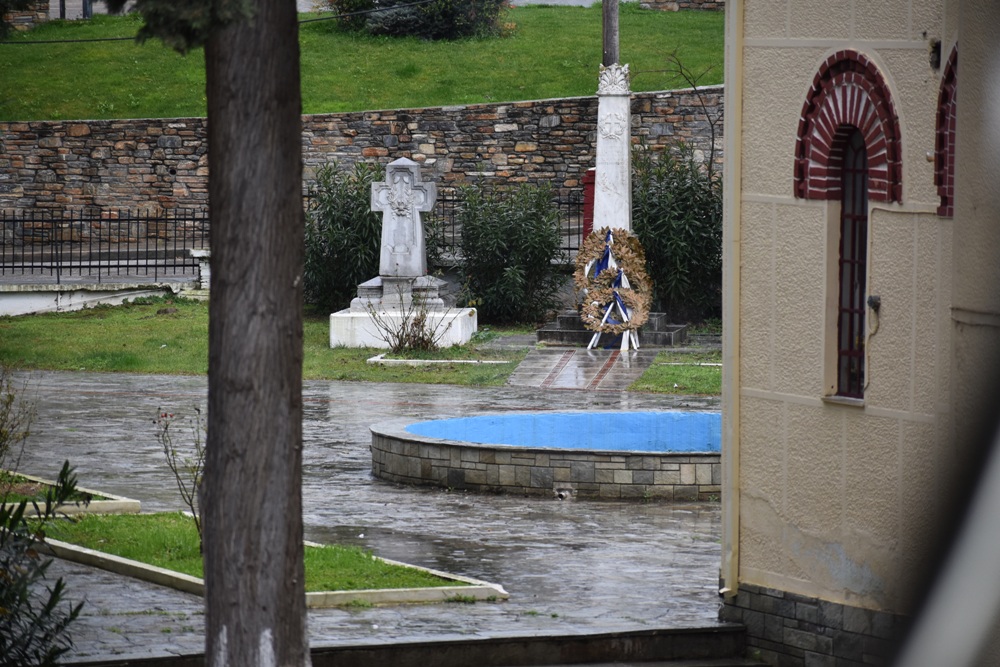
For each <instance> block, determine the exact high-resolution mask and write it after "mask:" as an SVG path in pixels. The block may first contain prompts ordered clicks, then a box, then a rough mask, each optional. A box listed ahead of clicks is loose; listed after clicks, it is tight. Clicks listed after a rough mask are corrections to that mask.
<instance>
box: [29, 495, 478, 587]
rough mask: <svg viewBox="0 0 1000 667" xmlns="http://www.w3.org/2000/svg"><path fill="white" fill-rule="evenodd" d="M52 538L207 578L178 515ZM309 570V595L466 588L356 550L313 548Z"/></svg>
mask: <svg viewBox="0 0 1000 667" xmlns="http://www.w3.org/2000/svg"><path fill="white" fill-rule="evenodd" d="M46 534H47V536H48V537H51V538H53V539H56V540H60V541H63V542H69V543H71V544H76V545H78V546H82V547H86V548H88V549H94V550H96V551H101V552H104V553H108V554H113V555H115V556H121V557H122V558H129V559H131V560H136V561H139V562H141V563H146V564H148V565H155V566H157V567H162V568H165V569H168V570H173V571H175V572H181V573H183V574H188V575H191V576H193V577H199V578H201V577H203V576H204V575H203V572H204V570H203V567H202V558H201V553H200V552H199V549H198V532H197V531H196V530H195V527H194V522H193V521H192V520H191V518H189V517H187V516H184V515H183V514H180V513H178V512H166V513H159V514H115V515H106V516H101V515H93V514H91V515H84V516H82V517H80V518H74V519H67V520H58V521H54V522H51V523H49V524H48V525H47V527H46ZM305 568H306V591H308V592H312V591H357V590H364V589H378V588H423V587H429V586H434V587H437V586H454V585H459V586H461V585H463V583H462V582H457V581H451V580H447V579H442V578H440V577H437V576H435V575H433V574H430V573H428V572H424V571H422V570H416V569H412V568H408V567H400V566H398V565H390V564H389V563H385V562H383V561H380V560H378V559H376V558H374V557H373V556H372V555H371V554H370V553H369V552H367V551H364V550H363V549H360V548H358V547H350V546H339V545H326V546H323V547H311V546H307V547H306V550H305Z"/></svg>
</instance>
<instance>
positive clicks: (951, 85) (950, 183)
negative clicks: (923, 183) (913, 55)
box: [934, 46, 958, 218]
mask: <svg viewBox="0 0 1000 667" xmlns="http://www.w3.org/2000/svg"><path fill="white" fill-rule="evenodd" d="M957 88H958V46H955V48H954V49H952V50H951V56H949V57H948V64H947V65H945V68H944V76H943V77H942V78H941V92H940V93H939V94H938V112H937V132H936V136H935V138H934V185H936V186H937V190H938V195H939V196H940V197H941V205H940V206H938V215H940V216H944V217H947V218H950V217H952V216H954V215H955V107H956V103H957V99H958V98H957V92H958V91H957Z"/></svg>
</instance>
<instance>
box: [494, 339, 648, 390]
mask: <svg viewBox="0 0 1000 667" xmlns="http://www.w3.org/2000/svg"><path fill="white" fill-rule="evenodd" d="M656 354H657V350H652V349H639V350H629V351H627V352H621V351H619V350H588V349H586V348H578V347H552V348H539V349H533V350H530V351H529V352H528V356H527V357H525V358H524V361H522V362H521V363H520V364H519V365H518V367H517V370H515V371H514V372H513V373H512V374H511V376H510V378H509V379H508V381H507V384H510V385H513V386H521V387H540V388H544V389H587V390H590V391H623V390H625V389H627V388H628V386H629V385H630V384H632V383H633V382H635V381H636V380H637V379H638V378H639V376H640V375H642V374H643V373H644V372H645V370H646V369H647V368H649V367H650V365H652V363H653V359H655V358H656Z"/></svg>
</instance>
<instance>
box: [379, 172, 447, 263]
mask: <svg viewBox="0 0 1000 667" xmlns="http://www.w3.org/2000/svg"><path fill="white" fill-rule="evenodd" d="M436 198H437V186H435V185H434V184H433V183H422V182H421V181H420V167H419V165H417V163H416V162H414V161H413V160H408V159H407V158H405V157H403V158H399V159H398V160H396V161H395V162H392V163H390V164H389V166H388V167H386V173H385V182H384V183H372V210H373V211H382V253H381V256H380V258H379V271H378V273H379V275H380V276H383V277H386V276H395V277H400V278H419V277H420V276H423V275H426V274H427V251H426V248H425V246H424V225H423V222H421V220H420V214H421V213H426V212H428V211H430V210H432V209H433V208H434V201H435V200H436Z"/></svg>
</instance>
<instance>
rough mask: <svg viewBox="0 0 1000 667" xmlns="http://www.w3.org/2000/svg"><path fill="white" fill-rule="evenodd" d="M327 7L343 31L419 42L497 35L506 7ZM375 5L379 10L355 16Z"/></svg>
mask: <svg viewBox="0 0 1000 667" xmlns="http://www.w3.org/2000/svg"><path fill="white" fill-rule="evenodd" d="M327 4H328V5H329V6H330V9H332V10H333V11H335V12H337V13H338V14H341V15H343V17H342V18H340V19H339V20H338V22H339V24H340V27H341V28H343V29H345V30H355V31H359V30H364V31H366V32H368V33H369V34H372V35H387V36H389V37H418V38H421V39H461V38H463V37H487V36H492V35H498V34H500V32H501V24H502V17H503V14H504V12H505V11H506V9H507V7H508V5H507V2H506V0H431V1H430V2H427V3H425V4H420V5H414V4H413V3H412V0H379V1H378V2H377V3H376V2H375V0H327ZM376 6H377V8H378V10H379V11H371V12H369V13H366V14H358V12H364V11H368V10H373V9H376Z"/></svg>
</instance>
